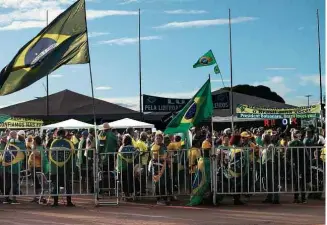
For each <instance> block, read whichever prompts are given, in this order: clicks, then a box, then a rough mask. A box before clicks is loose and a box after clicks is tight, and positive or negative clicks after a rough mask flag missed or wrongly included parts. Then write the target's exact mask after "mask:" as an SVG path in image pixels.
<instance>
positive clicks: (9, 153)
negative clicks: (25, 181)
mask: <svg viewBox="0 0 327 225" xmlns="http://www.w3.org/2000/svg"><path fill="white" fill-rule="evenodd" d="M24 158H25V154H24V152H22V151H21V149H20V148H19V147H18V146H16V145H14V144H8V145H7V150H5V151H4V152H3V161H2V165H3V166H12V165H15V164H17V163H19V162H21V161H23V160H24Z"/></svg>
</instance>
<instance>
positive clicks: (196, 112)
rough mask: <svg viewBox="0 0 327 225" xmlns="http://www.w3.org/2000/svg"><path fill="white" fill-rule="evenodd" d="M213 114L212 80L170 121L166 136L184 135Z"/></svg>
mask: <svg viewBox="0 0 327 225" xmlns="http://www.w3.org/2000/svg"><path fill="white" fill-rule="evenodd" d="M212 113H213V104H212V96H211V84H210V79H208V80H207V82H206V83H205V84H204V85H203V86H202V87H201V89H200V90H199V91H198V92H197V93H196V94H195V95H194V96H193V98H192V99H191V100H190V101H189V102H188V103H187V104H186V105H185V106H184V108H183V109H182V110H181V111H179V113H178V114H177V115H176V116H175V117H174V118H173V119H172V120H171V121H170V123H169V124H168V125H167V129H166V130H165V134H173V133H184V132H186V131H188V130H189V129H190V128H191V127H193V126H197V125H198V124H199V123H201V122H202V121H203V120H205V119H207V118H210V117H211V116H212Z"/></svg>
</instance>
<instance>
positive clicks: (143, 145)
mask: <svg viewBox="0 0 327 225" xmlns="http://www.w3.org/2000/svg"><path fill="white" fill-rule="evenodd" d="M136 148H138V149H139V150H140V152H141V153H146V152H148V146H147V145H146V143H145V142H144V141H141V140H138V141H137V142H136ZM148 158H149V155H148V154H144V155H143V156H141V163H142V165H147V164H148Z"/></svg>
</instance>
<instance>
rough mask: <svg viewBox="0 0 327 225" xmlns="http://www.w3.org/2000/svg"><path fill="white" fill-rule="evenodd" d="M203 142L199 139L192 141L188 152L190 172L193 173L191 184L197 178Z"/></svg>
mask: <svg viewBox="0 0 327 225" xmlns="http://www.w3.org/2000/svg"><path fill="white" fill-rule="evenodd" d="M200 148H201V144H200V141H199V140H198V139H194V140H193V141H192V148H191V149H190V150H189V152H188V162H189V173H190V175H191V184H192V183H193V181H194V178H195V170H196V166H197V162H198V159H199V158H200V157H201V150H200Z"/></svg>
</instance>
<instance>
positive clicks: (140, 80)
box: [139, 9, 143, 121]
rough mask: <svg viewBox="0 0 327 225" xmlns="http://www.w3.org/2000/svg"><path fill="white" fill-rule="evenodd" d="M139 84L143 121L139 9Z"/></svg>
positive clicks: (141, 117)
mask: <svg viewBox="0 0 327 225" xmlns="http://www.w3.org/2000/svg"><path fill="white" fill-rule="evenodd" d="M139 83H140V119H141V120H142V121H143V113H142V61H141V10H140V9H139Z"/></svg>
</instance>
